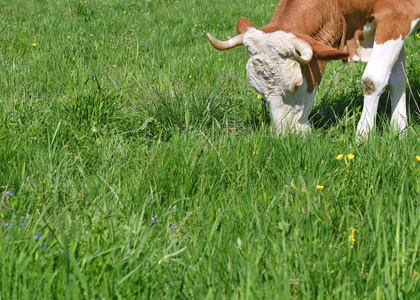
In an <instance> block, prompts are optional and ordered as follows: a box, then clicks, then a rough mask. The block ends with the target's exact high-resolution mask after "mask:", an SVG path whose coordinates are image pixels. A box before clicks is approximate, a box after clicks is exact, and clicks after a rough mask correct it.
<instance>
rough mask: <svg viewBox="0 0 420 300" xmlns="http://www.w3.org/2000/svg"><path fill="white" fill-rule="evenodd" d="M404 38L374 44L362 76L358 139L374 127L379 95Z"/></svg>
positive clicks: (385, 83) (365, 135) (402, 45)
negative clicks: (362, 97)
mask: <svg viewBox="0 0 420 300" xmlns="http://www.w3.org/2000/svg"><path fill="white" fill-rule="evenodd" d="M403 47H404V40H402V39H401V38H400V39H397V40H389V41H387V42H385V43H383V44H376V43H375V44H374V46H373V49H372V54H371V56H370V59H369V62H368V64H367V66H366V69H365V72H364V73H363V76H362V86H363V94H364V103H363V111H362V116H361V118H360V121H359V124H358V125H357V136H358V140H359V141H360V140H363V139H365V138H366V137H367V136H368V134H369V131H370V130H371V129H372V128H374V127H375V118H376V113H377V109H378V103H379V97H380V96H381V94H382V92H383V90H384V88H385V87H386V85H387V84H388V80H389V77H390V75H391V71H392V69H393V67H394V65H395V63H396V61H397V60H398V57H399V55H400V52H401V50H402V49H403Z"/></svg>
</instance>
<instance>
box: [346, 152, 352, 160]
mask: <svg viewBox="0 0 420 300" xmlns="http://www.w3.org/2000/svg"><path fill="white" fill-rule="evenodd" d="M346 156H347V158H348V159H350V160H352V159H353V158H354V154H351V153H349V154H347V155H346Z"/></svg>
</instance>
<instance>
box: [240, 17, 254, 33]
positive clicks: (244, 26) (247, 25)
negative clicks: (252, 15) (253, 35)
mask: <svg viewBox="0 0 420 300" xmlns="http://www.w3.org/2000/svg"><path fill="white" fill-rule="evenodd" d="M250 27H253V28H255V26H254V24H252V23H251V22H250V21H249V20H248V19H247V18H240V19H239V21H238V23H236V31H237V32H238V33H239V34H242V33H244V32H245V31H247V30H248V28H250Z"/></svg>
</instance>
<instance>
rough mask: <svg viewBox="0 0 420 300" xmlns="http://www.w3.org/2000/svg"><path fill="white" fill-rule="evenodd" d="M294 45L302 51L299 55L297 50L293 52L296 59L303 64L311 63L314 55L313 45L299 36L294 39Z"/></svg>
mask: <svg viewBox="0 0 420 300" xmlns="http://www.w3.org/2000/svg"><path fill="white" fill-rule="evenodd" d="M292 45H293V47H294V48H295V50H296V51H297V52H299V53H300V55H299V54H298V53H297V52H296V51H295V52H293V56H294V58H295V59H296V61H297V62H298V63H299V64H301V65H307V64H309V62H310V61H311V59H312V56H313V55H314V53H313V51H312V48H311V45H309V44H308V43H307V42H305V41H304V40H302V39H299V38H295V39H294V40H293V41H292Z"/></svg>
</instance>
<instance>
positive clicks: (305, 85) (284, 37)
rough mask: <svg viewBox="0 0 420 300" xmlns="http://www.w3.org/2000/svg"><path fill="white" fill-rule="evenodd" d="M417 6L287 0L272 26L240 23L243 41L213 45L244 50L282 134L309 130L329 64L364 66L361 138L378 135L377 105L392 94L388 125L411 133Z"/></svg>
mask: <svg viewBox="0 0 420 300" xmlns="http://www.w3.org/2000/svg"><path fill="white" fill-rule="evenodd" d="M419 20H420V1H419V0H283V1H281V2H280V4H279V5H278V6H277V8H276V10H275V12H274V16H273V18H272V19H271V21H270V22H269V24H268V25H266V26H264V27H261V28H259V29H257V28H256V27H255V26H254V25H253V24H252V23H251V22H250V21H249V20H248V19H246V18H241V19H239V21H238V22H237V25H236V29H237V32H238V35H237V36H235V37H233V38H231V39H229V40H227V41H220V40H218V39H216V38H214V37H213V36H212V35H211V34H209V33H207V38H208V40H209V41H210V43H211V45H212V46H213V47H214V48H216V49H218V50H227V49H231V48H233V47H236V46H238V45H244V46H245V47H246V49H247V50H248V53H249V59H248V62H247V65H246V68H247V77H248V81H249V82H250V84H251V86H252V87H253V88H254V89H255V90H257V92H258V93H260V94H261V95H262V96H263V98H264V100H265V101H266V103H267V106H268V110H269V112H270V116H271V119H272V121H273V123H274V126H275V128H276V132H277V134H280V133H282V132H283V131H284V129H286V128H289V129H291V130H293V131H306V130H310V125H309V122H308V116H309V113H310V111H311V110H312V107H313V103H314V98H315V93H316V90H317V88H318V87H319V83H320V81H321V78H322V75H323V72H324V69H325V65H326V63H327V62H328V61H330V60H339V59H341V60H343V61H344V62H367V65H366V68H365V71H364V73H363V76H362V80H361V83H362V87H363V94H364V104H363V111H362V115H361V118H360V121H359V123H358V125H357V132H356V134H357V136H358V138H360V139H362V140H363V139H365V138H366V137H367V136H368V133H369V131H370V130H371V129H373V128H374V127H375V118H376V112H377V108H378V103H379V97H380V95H381V93H382V91H383V90H384V88H385V87H387V86H388V88H389V91H390V97H391V124H393V126H394V127H395V128H396V129H397V130H398V131H400V132H401V131H404V129H405V128H406V126H407V112H406V99H405V98H406V95H405V90H406V86H405V85H406V79H405V73H404V72H405V70H404V67H405V53H404V42H405V41H406V40H407V38H408V36H409V35H410V34H411V33H412V32H414V31H416V30H417V29H419V28H420V21H419Z"/></svg>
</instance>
